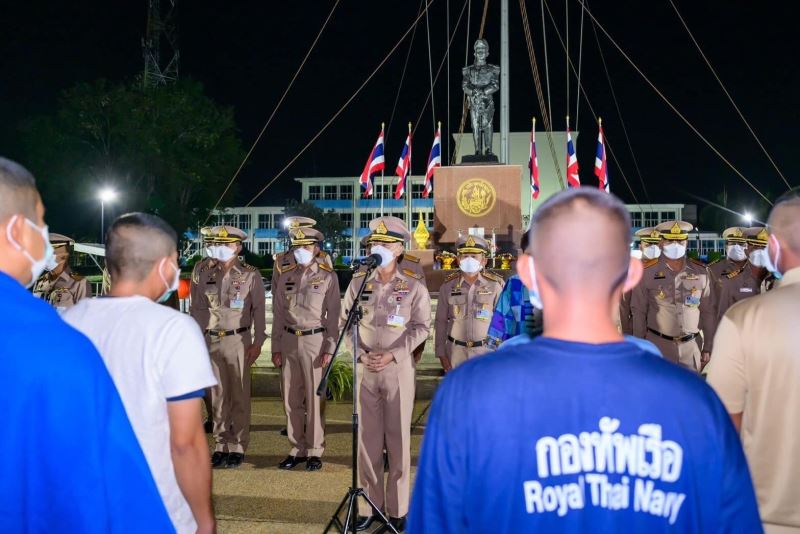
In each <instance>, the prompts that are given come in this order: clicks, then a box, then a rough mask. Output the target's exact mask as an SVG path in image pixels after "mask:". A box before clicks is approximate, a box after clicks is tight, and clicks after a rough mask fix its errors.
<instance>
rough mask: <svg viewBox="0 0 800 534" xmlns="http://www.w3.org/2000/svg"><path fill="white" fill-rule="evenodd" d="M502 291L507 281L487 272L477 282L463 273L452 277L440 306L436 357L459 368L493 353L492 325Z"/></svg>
mask: <svg viewBox="0 0 800 534" xmlns="http://www.w3.org/2000/svg"><path fill="white" fill-rule="evenodd" d="M502 291H503V279H502V278H501V277H500V276H498V275H496V274H494V273H490V272H487V271H485V270H484V271H481V272H480V273H479V274H478V278H477V279H476V280H475V281H474V282H473V283H470V282H469V281H467V279H466V278H465V277H464V276H463V274H462V273H461V271H457V272H455V273H453V274H451V275H450V276H448V277H447V279H446V280H445V281H444V283H443V284H442V287H441V288H440V289H439V303H438V305H437V307H436V326H435V329H434V335H435V337H436V356H437V357H439V358H441V357H445V358H447V359H448V360H449V361H450V365H452V367H453V368H455V367H457V366H458V365H460V364H462V363H464V362H465V361H466V360H468V359H470V358H474V357H476V356H480V355H481V354H484V353H486V352H487V351H489V350H490V348H489V346H488V343H487V335H488V332H489V325H490V323H491V320H492V313H493V312H494V308H495V306H496V305H497V301H498V299H499V298H500V293H501V292H502Z"/></svg>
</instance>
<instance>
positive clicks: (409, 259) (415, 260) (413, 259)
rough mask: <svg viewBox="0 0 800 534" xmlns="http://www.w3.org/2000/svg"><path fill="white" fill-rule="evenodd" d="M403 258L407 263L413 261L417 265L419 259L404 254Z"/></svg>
mask: <svg viewBox="0 0 800 534" xmlns="http://www.w3.org/2000/svg"><path fill="white" fill-rule="evenodd" d="M403 258H405V259H407V260H408V261H413V262H414V263H419V261H420V260H419V258H418V257H416V256H412V255H411V254H404V255H403Z"/></svg>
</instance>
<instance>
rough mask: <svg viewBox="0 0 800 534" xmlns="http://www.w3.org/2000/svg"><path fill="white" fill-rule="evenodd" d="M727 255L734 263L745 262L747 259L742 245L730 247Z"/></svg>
mask: <svg viewBox="0 0 800 534" xmlns="http://www.w3.org/2000/svg"><path fill="white" fill-rule="evenodd" d="M726 255H727V256H728V259H730V260H733V261H744V260H745V258H747V254H745V252H744V247H743V246H742V245H728V248H727V250H726Z"/></svg>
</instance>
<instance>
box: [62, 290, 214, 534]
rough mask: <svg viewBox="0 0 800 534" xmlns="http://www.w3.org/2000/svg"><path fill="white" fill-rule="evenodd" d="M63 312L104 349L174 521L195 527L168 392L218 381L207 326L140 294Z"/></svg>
mask: <svg viewBox="0 0 800 534" xmlns="http://www.w3.org/2000/svg"><path fill="white" fill-rule="evenodd" d="M63 317H64V320H65V321H67V322H68V323H69V324H71V325H72V326H74V327H75V328H77V329H78V330H80V331H81V332H83V333H84V334H86V336H87V337H88V338H89V339H90V340H92V342H93V343H94V345H95V347H97V350H98V352H100V354H101V356H102V357H103V360H104V361H105V363H106V367H107V368H108V371H109V373H110V374H111V377H112V378H113V379H114V384H115V385H116V386H117V390H118V391H119V395H120V397H121V398H122V403H123V404H124V405H125V410H126V411H127V413H128V418H129V419H130V421H131V426H133V430H134V432H135V433H136V437H137V438H138V440H139V444H140V445H141V447H142V450H143V451H144V455H145V458H147V463H148V465H149V466H150V471H152V473H153V478H154V479H155V481H156V485H157V486H158V490H159V492H160V493H161V498H162V499H163V500H164V504H165V505H166V508H167V511H168V512H169V515H170V518H171V519H172V522H173V523H174V525H175V528H176V529H177V531H178V532H181V533H182V532H192V533H193V532H195V531H196V530H197V524H196V523H195V520H194V516H193V515H192V511H191V509H190V508H189V503H188V502H186V499H185V498H184V496H183V493H181V490H180V487H179V486H178V481H177V478H176V477H175V468H174V466H173V464H172V454H171V448H170V427H169V415H168V413H167V399H171V398H175V397H180V396H183V395H186V394H189V393H192V392H195V391H198V390H201V389H203V388H206V387H209V386H213V385H215V384H216V383H217V380H216V378H214V373H213V372H212V370H211V361H210V358H209V356H208V349H207V348H206V344H205V340H204V339H203V335H202V333H201V332H200V327H199V326H198V325H197V323H196V322H195V321H194V319H192V318H191V317H190V316H188V315H184V314H182V313H180V312H177V311H175V310H173V309H171V308H169V307H167V306H162V305H160V304H156V303H155V302H153V301H151V300H150V299H148V298H145V297H140V296H134V297H111V298H97V299H84V300H82V301H80V302H79V303H78V304H76V305H75V306H73V307H72V308H70V309H69V310H67V311H66V312H65V313H64V315H63Z"/></svg>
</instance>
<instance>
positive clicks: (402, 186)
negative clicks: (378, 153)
mask: <svg viewBox="0 0 800 534" xmlns="http://www.w3.org/2000/svg"><path fill="white" fill-rule="evenodd" d="M410 171H411V123H409V125H408V137H406V144H405V145H404V146H403V152H402V153H401V154H400V160H399V161H398V162H397V168H396V169H395V170H394V173H395V174H396V175H397V187H395V189H394V198H395V200H400V199H401V198H403V193H405V192H406V179H407V178H408V173H409V172H410Z"/></svg>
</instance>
